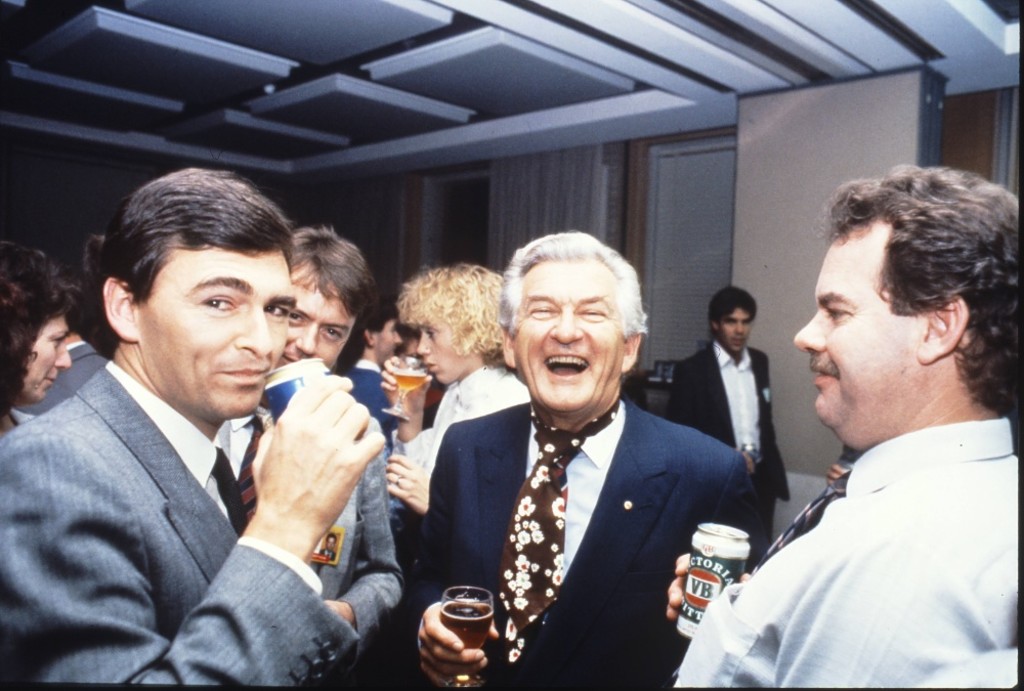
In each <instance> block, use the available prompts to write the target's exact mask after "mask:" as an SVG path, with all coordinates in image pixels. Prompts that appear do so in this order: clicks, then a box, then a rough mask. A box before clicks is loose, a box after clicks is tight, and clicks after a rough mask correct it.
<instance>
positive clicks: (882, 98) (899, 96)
mask: <svg viewBox="0 0 1024 691" xmlns="http://www.w3.org/2000/svg"><path fill="white" fill-rule="evenodd" d="M923 78H924V77H923V75H922V74H921V73H919V72H911V73H903V74H897V75H891V76H886V77H880V78H875V79H870V80H863V81H852V82H845V83H840V84H833V85H830V86H823V87H816V88H808V89H803V90H799V91H790V92H785V93H774V94H764V95H760V96H752V97H749V98H743V99H741V100H740V102H739V126H738V133H737V146H738V150H737V171H736V221H735V222H736V226H735V245H734V250H733V252H734V254H733V283H734V284H735V285H738V286H741V287H744V288H746V289H747V290H749V291H750V292H751V293H752V294H753V295H754V297H755V298H756V299H757V301H758V315H757V323H756V324H757V325H756V327H755V329H754V333H753V336H752V337H751V345H752V346H754V347H755V348H760V349H761V350H764V351H765V352H767V353H768V354H769V357H770V358H771V377H772V396H773V398H772V401H773V404H774V405H773V408H774V414H775V427H776V431H777V433H778V437H779V444H780V446H781V449H782V455H783V458H784V459H785V462H786V467H787V469H788V470H790V471H797V472H804V473H812V474H815V473H819V474H820V473H824V471H825V469H826V468H827V467H828V465H829V464H830V463H831V462H832V461H833V460H835V459H836V457H838V455H839V452H840V450H841V445H840V443H839V442H838V441H837V440H836V438H835V436H834V435H833V434H832V432H831V431H830V430H828V429H826V428H825V427H823V426H822V425H821V423H820V422H819V421H818V418H817V416H816V415H815V414H814V399H815V395H816V390H815V388H814V386H813V384H812V383H811V377H810V373H809V371H808V357H807V356H806V355H805V354H803V353H801V352H799V351H798V350H796V348H795V347H794V346H793V336H794V335H795V334H796V332H797V331H798V330H799V329H800V327H802V326H803V325H804V324H805V323H806V322H807V320H808V319H810V317H811V316H812V313H813V310H814V285H815V282H816V280H817V274H818V269H819V267H820V265H821V259H822V257H823V256H824V254H825V250H826V246H825V242H824V240H822V239H820V238H819V236H818V235H817V221H818V219H819V218H820V215H821V212H822V210H823V207H824V204H825V202H826V200H827V199H828V197H829V195H830V194H831V192H832V190H833V189H834V188H835V187H836V186H837V185H838V184H839V183H841V182H843V181H846V180H849V179H852V178H857V177H865V176H877V175H880V174H882V173H884V172H885V171H886V170H888V169H889V168H891V167H892V166H893V165H896V164H900V163H917V162H918V160H919V159H918V155H919V152H918V147H919V144H918V141H919V136H918V135H919V132H920V125H919V123H920V121H921V117H920V115H921V94H922V93H923V91H922V89H923V87H922V83H923Z"/></svg>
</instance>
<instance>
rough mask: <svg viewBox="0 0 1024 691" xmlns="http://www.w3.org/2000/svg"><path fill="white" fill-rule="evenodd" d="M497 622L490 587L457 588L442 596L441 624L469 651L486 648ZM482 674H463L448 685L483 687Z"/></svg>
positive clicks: (463, 586)
mask: <svg viewBox="0 0 1024 691" xmlns="http://www.w3.org/2000/svg"><path fill="white" fill-rule="evenodd" d="M492 619H494V596H493V595H491V591H489V590H487V589H486V588H477V587H475V586H472V585H456V586H452V587H451V588H448V589H447V590H445V591H444V595H442V596H441V623H442V624H444V626H445V628H447V629H448V630H449V631H451V632H452V633H454V634H455V635H456V636H458V637H459V638H460V639H462V643H463V644H464V645H465V646H466V647H467V648H482V647H483V645H484V641H486V640H487V632H488V631H490V629H491V620H492ZM483 683H484V680H483V678H481V677H480V675H479V674H459V675H457V676H456V677H454V678H452V679H449V680H448V683H447V684H446V685H447V686H453V687H465V686H483Z"/></svg>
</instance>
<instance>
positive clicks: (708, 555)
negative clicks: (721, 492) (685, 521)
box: [676, 523, 750, 638]
mask: <svg viewBox="0 0 1024 691" xmlns="http://www.w3.org/2000/svg"><path fill="white" fill-rule="evenodd" d="M749 538H750V536H749V535H747V533H746V532H744V531H742V530H740V529H739V528H733V527H731V526H727V525H720V524H718V523H701V524H700V525H698V526H697V532H696V533H694V534H693V548H692V549H691V550H690V570H689V571H688V572H687V573H686V582H685V587H684V588H683V606H682V608H681V609H680V611H679V620H678V621H677V622H676V628H677V629H679V633H681V634H682V635H684V636H686V637H687V638H693V634H694V633H696V632H697V625H698V624H700V620H701V619H702V618H703V617H704V610H705V609H707V606H708V604H709V603H710V602H711V601H712V600H714V599H715V598H716V597H718V595H719V594H720V593H721V592H722V590H724V589H725V587H726V586H727V585H731V584H732V583H733V582H734V581H735V580H736V579H737V578H739V577H740V575H741V574H742V573H743V569H744V567H745V566H746V564H747V557H749V556H750V540H749Z"/></svg>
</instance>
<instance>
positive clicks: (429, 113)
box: [0, 0, 1020, 180]
mask: <svg viewBox="0 0 1024 691" xmlns="http://www.w3.org/2000/svg"><path fill="white" fill-rule="evenodd" d="M0 8H2V19H0V39H2V40H0V53H2V58H3V64H2V66H0V67H2V82H0V86H2V91H0V129H2V130H3V131H4V134H6V135H8V136H9V137H11V138H17V137H20V136H31V137H38V136H43V137H48V138H49V137H53V138H56V139H58V140H62V141H77V142H83V143H87V144H88V145H90V146H93V147H102V148H107V147H109V148H110V149H115V150H128V151H136V152H142V153H145V154H152V155H167V156H171V157H173V158H175V159H185V160H192V161H195V162H197V163H206V164H220V165H229V166H232V167H237V168H243V169H245V168H248V169H254V170H262V171H267V172H271V173H278V174H282V175H289V176H294V177H296V178H298V179H308V180H317V179H321V180H322V179H343V178H351V177H357V176H366V175H374V174H381V173H388V172H395V171H402V170H411V169H415V168H420V167H427V166H438V165H447V164H455V163H463V162H468V161H473V160H480V159H487V158H494V157H499V156H509V155H515V154H520V153H528V152H534V151H542V150H546V149H552V148H564V147H569V146H576V145H582V144H588V143H595V142H603V141H617V140H622V139H630V138H636V137H645V136H656V135H663V134H671V133H677V132H685V131H693V130H700V129H706V128H711V127H720V126H728V125H732V124H735V121H736V100H737V97H738V96H741V95H744V94H751V93H757V92H763V91H771V90H777V89H788V88H800V87H806V86H809V85H814V84H819V83H825V82H829V81H832V80H842V79H853V78H859V77H865V76H870V75H872V74H878V73H885V72H890V71H897V70H903V69H912V68H917V67H922V66H926V65H927V66H930V67H932V68H934V69H935V70H937V71H938V72H940V73H942V74H943V75H945V76H946V77H947V78H948V80H949V81H948V83H947V87H946V91H947V93H963V92H971V91H982V90H988V89H995V88H1003V87H1007V86H1015V85H1017V84H1018V83H1019V74H1020V72H1019V45H1020V20H1019V9H1018V3H1017V2H1004V1H1003V0H118V1H110V2H86V1H78V0H0Z"/></svg>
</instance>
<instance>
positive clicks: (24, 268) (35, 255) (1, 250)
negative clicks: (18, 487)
mask: <svg viewBox="0 0 1024 691" xmlns="http://www.w3.org/2000/svg"><path fill="white" fill-rule="evenodd" d="M75 298H76V289H75V284H74V283H73V282H72V281H71V280H70V278H69V276H68V275H67V274H66V273H65V269H63V267H61V265H60V264H58V263H57V262H55V261H54V260H52V259H50V258H49V257H47V256H46V255H45V254H43V253H42V252H40V251H39V250H35V249H29V248H27V247H21V246H20V245H17V244H15V243H13V242H8V241H0V324H2V325H3V326H2V328H0V435H2V434H4V433H5V432H7V431H8V430H10V429H11V428H12V427H14V425H15V424H16V422H15V419H14V418H13V417H12V415H11V408H13V407H14V406H24V405H31V404H33V403H38V402H39V401H41V400H43V398H44V397H45V396H46V392H47V391H48V390H49V389H50V387H51V386H52V385H53V382H54V380H56V378H57V373H58V372H59V371H60V370H64V369H67V368H68V367H70V366H71V358H70V357H69V356H68V351H67V346H66V344H65V340H66V339H67V335H68V326H67V322H66V321H65V315H66V314H67V313H68V312H69V311H70V310H71V308H72V306H73V305H74V302H75Z"/></svg>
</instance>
